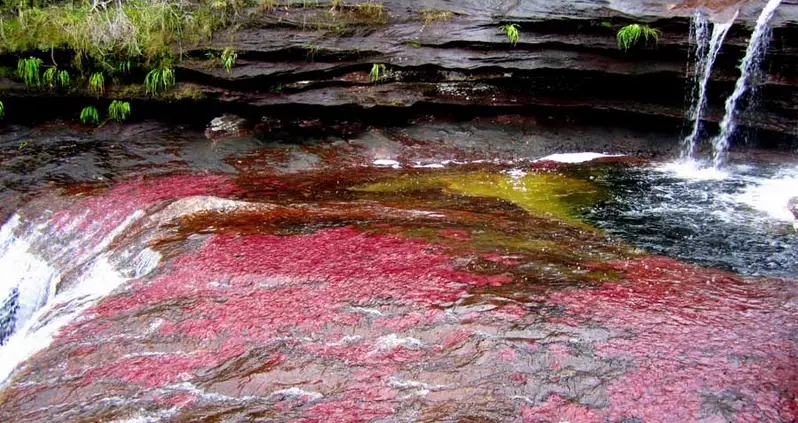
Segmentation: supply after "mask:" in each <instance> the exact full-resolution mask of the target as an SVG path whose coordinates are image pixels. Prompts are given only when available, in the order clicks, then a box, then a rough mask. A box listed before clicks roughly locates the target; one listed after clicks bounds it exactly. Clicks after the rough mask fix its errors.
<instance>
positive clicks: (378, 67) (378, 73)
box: [369, 63, 388, 83]
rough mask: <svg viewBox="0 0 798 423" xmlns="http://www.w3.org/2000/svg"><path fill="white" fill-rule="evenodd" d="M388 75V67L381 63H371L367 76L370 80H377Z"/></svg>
mask: <svg viewBox="0 0 798 423" xmlns="http://www.w3.org/2000/svg"><path fill="white" fill-rule="evenodd" d="M387 76H388V68H386V67H385V65H383V64H377V63H375V64H373V65H371V72H369V78H370V79H371V82H375V83H376V82H379V81H380V80H382V79H385V78H386V77H387Z"/></svg>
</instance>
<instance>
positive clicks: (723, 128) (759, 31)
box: [712, 0, 781, 168]
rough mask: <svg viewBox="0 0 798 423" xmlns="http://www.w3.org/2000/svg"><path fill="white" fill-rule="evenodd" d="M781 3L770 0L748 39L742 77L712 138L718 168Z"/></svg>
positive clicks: (728, 99) (726, 149)
mask: <svg viewBox="0 0 798 423" xmlns="http://www.w3.org/2000/svg"><path fill="white" fill-rule="evenodd" d="M780 4H781V0H770V1H768V3H767V5H766V6H765V8H764V9H763V10H762V13H761V14H760V15H759V19H757V22H756V28H755V29H754V32H753V34H751V39H750V40H749V41H748V48H747V49H746V52H745V57H744V58H743V61H742V63H740V77H739V78H738V79H737V84H736V85H735V87H734V92H733V93H732V95H731V96H729V98H727V99H726V114H725V116H724V117H723V121H721V123H720V133H719V134H718V136H717V137H715V138H714V139H713V140H712V164H713V165H714V166H715V167H716V168H718V167H720V166H722V165H723V163H724V162H725V161H726V155H727V153H728V149H729V139H730V138H731V136H732V135H733V134H734V130H735V129H736V123H735V122H734V118H735V113H736V110H737V103H738V102H739V100H740V98H741V97H742V96H743V94H745V92H746V90H747V89H748V82H749V81H750V79H751V75H752V74H754V73H755V72H756V69H758V68H759V65H760V63H761V62H762V58H763V57H764V55H765V51H766V50H767V44H768V41H769V40H770V26H769V25H768V24H769V22H770V20H771V19H772V18H773V15H774V14H775V12H776V8H777V7H779V5H780Z"/></svg>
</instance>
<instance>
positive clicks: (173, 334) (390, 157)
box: [0, 125, 798, 422]
mask: <svg viewBox="0 0 798 423" xmlns="http://www.w3.org/2000/svg"><path fill="white" fill-rule="evenodd" d="M413 133H415V134H425V137H424V138H423V139H418V138H415V137H413V136H411V135H410V134H413ZM454 133H457V134H460V135H457V136H452V135H451V134H454ZM495 133H497V132H496V128H495V127H491V128H488V129H487V130H486V129H484V128H482V129H480V128H478V127H469V128H468V129H467V131H466V130H463V127H462V126H461V127H459V128H458V129H457V130H453V129H452V128H448V129H445V128H442V127H441V126H435V125H431V126H427V127H418V128H413V129H411V130H409V131H407V132H402V131H400V130H390V131H379V130H374V131H372V132H368V133H365V134H363V135H362V136H360V137H358V138H356V139H348V140H338V139H330V140H308V141H306V142H303V143H300V144H281V143H277V142H264V141H261V140H255V139H252V138H239V139H232V140H223V141H220V142H216V143H212V142H211V141H208V140H203V139H201V138H198V139H191V136H190V134H183V135H181V137H178V138H176V139H174V140H172V144H170V146H169V148H166V147H163V146H160V147H159V146H158V140H159V139H160V140H161V142H163V141H164V138H159V137H158V136H152V138H150V139H145V137H140V136H139V137H138V138H140V139H138V140H131V141H130V144H129V145H125V146H124V148H122V149H123V150H125V154H120V155H118V156H114V157H113V158H108V156H107V155H106V156H104V157H106V159H105V160H106V161H105V162H101V166H99V167H101V168H104V169H117V170H119V173H117V174H114V175H110V176H112V178H110V179H106V180H100V181H98V180H96V179H93V178H87V179H83V180H81V179H80V178H74V176H81V175H85V174H84V173H75V174H72V173H70V170H69V169H70V167H69V166H68V165H67V163H68V162H69V161H70V159H71V158H72V157H71V156H68V157H59V158H58V162H57V163H49V164H48V165H46V166H44V167H40V168H35V169H34V174H39V175H48V174H53V172H56V173H59V172H60V173H61V174H62V175H63V174H67V175H70V176H72V177H73V178H72V179H69V180H68V181H64V182H62V183H59V184H46V183H41V184H35V187H34V188H36V189H33V188H30V189H28V190H27V191H25V192H24V194H25V198H24V201H21V202H22V203H23V204H24V205H22V206H21V207H18V208H17V209H16V210H15V211H14V212H13V213H12V217H11V220H9V222H7V223H6V224H5V225H4V226H3V229H2V231H0V237H2V239H0V262H3V260H12V261H14V262H15V263H24V264H25V265H26V266H28V267H29V268H30V269H33V270H36V272H22V271H17V272H7V273H6V274H5V277H4V278H3V279H0V282H1V283H0V288H2V291H0V293H6V294H5V295H6V296H5V298H3V299H0V304H2V305H3V306H2V307H3V308H2V311H1V312H0V325H2V330H0V334H2V335H3V337H4V340H5V342H6V344H5V345H4V346H2V347H0V361H2V362H3V364H4V367H0V370H2V371H3V372H4V373H8V372H11V374H10V376H9V377H8V378H6V379H5V381H4V382H3V387H2V391H0V399H1V400H2V403H3V407H2V408H0V419H2V420H3V421H34V422H35V421H42V422H49V421H54V420H57V421H120V422H131V421H136V422H138V421H147V422H149V421H231V422H235V421H242V422H243V421H256V420H259V421H295V422H315V421H339V422H361V421H362V422H365V421H373V422H388V421H458V422H492V421H496V422H498V421H517V422H555V421H556V422H560V421H571V422H594V421H595V422H605V421H610V422H630V421H646V422H673V421H679V422H693V421H695V422H704V421H772V422H789V421H794V420H795V418H796V416H798V404H797V403H796V401H795V398H796V396H798V383H796V380H798V365H797V363H798V285H796V281H795V280H794V279H790V278H766V277H756V278H747V277H742V276H741V275H740V274H737V273H732V272H727V271H724V270H720V269H717V268H715V267H718V266H721V267H722V266H724V265H725V264H724V263H725V261H724V260H728V256H730V254H729V253H728V252H727V251H725V250H718V249H713V248H714V244H712V243H713V242H714V243H723V242H726V238H727V237H728V236H727V234H726V233H725V232H722V231H720V230H719V231H718V232H714V233H715V235H714V238H712V237H710V236H709V235H707V241H706V243H707V244H706V245H703V246H702V245H701V244H700V242H698V241H696V239H695V238H694V239H685V238H683V237H679V236H676V235H674V234H679V233H682V234H683V233H685V231H686V230H685V229H683V228H681V227H680V226H679V225H680V224H682V223H684V222H687V221H688V220H690V219H692V221H693V222H695V224H696V225H707V226H708V225H711V224H721V223H723V222H727V221H728V222H732V223H728V224H729V225H732V224H733V225H736V226H734V227H735V228H737V229H736V230H737V234H736V235H735V236H737V237H739V239H740V240H741V241H739V243H740V244H741V245H745V246H750V245H751V244H752V243H756V242H764V241H761V240H764V239H770V240H783V242H794V241H790V239H791V238H789V236H791V235H790V233H788V232H787V228H789V223H788V222H786V221H783V220H778V216H773V217H768V216H767V215H765V214H762V213H760V212H757V211H756V210H753V209H750V208H748V207H744V206H742V205H739V206H738V205H737V204H744V203H745V202H746V201H749V200H746V199H750V198H755V197H756V195H755V194H756V192H758V191H757V190H761V191H762V192H763V193H767V192H768V189H769V188H768V187H769V184H772V183H778V182H774V181H778V180H779V178H782V179H784V178H787V179H788V178H789V177H790V174H789V172H788V171H789V169H787V168H783V167H776V166H775V165H774V166H770V165H762V166H760V165H757V166H753V167H748V168H741V169H735V170H734V171H733V172H732V175H731V176H728V177H726V178H725V179H717V178H716V179H708V180H703V181H694V180H689V181H688V180H685V179H682V178H680V177H677V176H675V175H672V174H669V173H667V171H664V170H662V169H658V168H657V166H656V165H651V164H649V163H647V162H645V161H641V160H639V159H630V158H628V157H627V158H625V157H598V156H589V155H582V156H579V157H587V158H592V157H598V159H599V160H598V161H595V162H590V163H586V164H579V163H568V162H574V161H576V160H575V158H576V157H577V156H555V158H559V159H562V161H563V162H566V163H556V162H553V161H550V160H540V159H541V158H543V157H544V156H547V155H549V154H552V153H555V152H556V151H542V150H545V148H542V147H540V146H535V147H530V146H529V144H526V143H523V142H517V143H505V142H501V143H498V144H495V145H494V144H491V143H490V141H483V140H490V139H491V137H492V134H495ZM447 134H448V135H447ZM463 134H465V135H463ZM486 134H489V135H486ZM508 134H511V132H510V131H508V132H507V133H506V134H505V135H504V136H508V137H509V136H513V137H518V138H520V137H522V136H524V134H523V132H519V133H515V134H512V135H508ZM447 136H449V137H450V138H447ZM534 136H535V137H540V135H539V134H535V135H534ZM435 137H437V138H436V139H435V141H434V142H433V141H430V138H435ZM461 137H462V138H461ZM554 144H556V143H554ZM99 148H100V149H101V151H108V146H107V145H101V146H100V147H99ZM206 150H207V151H210V152H212V154H209V155H204V154H199V153H198V152H202V151H206ZM134 152H135V153H134ZM561 152H562V151H561ZM6 153H7V154H8V155H13V154H18V155H19V157H16V156H15V157H14V159H16V160H21V159H23V158H24V157H23V156H24V153H13V152H12V151H11V150H10V149H9V150H7V152H6ZM602 153H606V154H607V155H615V154H616V153H623V151H603V152H602ZM77 154H78V155H79V156H82V157H84V158H92V157H95V156H94V153H93V152H92V150H91V149H89V151H88V152H86V151H83V152H80V153H77ZM550 158H551V157H550ZM433 165H435V166H433ZM419 166H424V167H419ZM779 172H787V173H779ZM757 187H760V188H757ZM707 190H709V191H707ZM708 192H710V193H711V194H712V195H709V194H707V193H708ZM9 195H10V194H9ZM693 197H696V198H697V199H700V200H701V201H704V203H702V207H698V205H696V206H695V207H694V208H693V209H685V207H683V205H685V204H693V203H695V202H696V201H698V200H697V199H694V198H693ZM764 197H766V198H771V196H770V195H764ZM666 200H668V201H666ZM646 202H648V203H646ZM671 204H672V205H673V206H672V207H671V208H670V209H668V210H670V213H665V211H659V209H661V208H664V207H668V206H669V205H671ZM728 204H732V205H733V206H729V207H728V208H724V209H723V213H721V214H718V213H715V211H716V210H718V208H717V207H716V206H717V205H728ZM757 204H760V202H757ZM644 205H646V206H645V207H644ZM676 205H679V207H676ZM713 207H715V208H713ZM718 207H719V206H718ZM702 210H703V211H702ZM768 210H769V209H768ZM677 211H678V212H679V213H682V215H681V216H680V217H679V218H674V219H672V220H671V219H670V218H669V217H671V216H673V215H674V213H677ZM636 213H637V215H636ZM727 215H728V216H727ZM718 216H720V217H718ZM724 216H725V217H724ZM729 216H731V217H729ZM635 219H637V220H635ZM713 219H717V222H716V221H715V220H713ZM757 219H761V221H762V222H764V223H762V225H764V227H766V228H767V229H768V230H769V231H772V232H767V233H764V232H763V233H759V232H757V231H754V230H747V229H745V225H746V224H749V225H752V227H758V226H753V225H755V224H756V225H758V224H759V223H758V222H759V220H757ZM635 222H637V223H635ZM644 223H645V224H646V225H651V226H653V228H654V229H653V230H651V231H650V232H649V233H646V232H645V231H644V228H645V227H646V225H644ZM593 224H595V227H594V226H593ZM635 224H637V225H639V228H637V227H635V226H634V225H635ZM616 227H617V228H622V229H623V228H626V229H627V230H628V232H621V231H616V230H615V228H616ZM629 228H632V229H629ZM602 229H603V231H602ZM789 229H790V230H792V229H791V228H789ZM604 231H606V232H607V233H610V234H611V235H612V236H610V237H608V236H607V235H606V234H605V232H604ZM634 231H638V232H639V233H638V232H634ZM792 236H794V235H792ZM718 239H721V240H722V242H721V241H718ZM646 243H648V244H646ZM793 245H794V244H793ZM639 247H644V248H645V249H649V250H650V251H651V252H654V253H655V254H650V253H646V252H644V251H641V249H640V248H639ZM688 247H689V248H694V252H693V253H694V255H692V256H690V257H687V258H686V259H685V260H684V261H679V260H676V259H673V258H669V257H666V256H661V255H656V254H665V255H670V256H673V257H679V255H680V254H682V253H683V251H686V250H687V248H688ZM655 248H660V249H661V251H660V250H656V249H655ZM735 248H737V247H735ZM67 253H68V254H67ZM685 254H686V253H685ZM736 254H737V255H736V256H734V257H735V261H734V263H743V264H745V266H748V267H745V269H746V270H745V273H750V274H754V273H757V272H754V271H748V270H747V269H749V268H750V266H757V265H759V262H761V261H763V260H762V259H761V257H762V256H763V255H764V254H765V253H764V252H763V250H762V249H761V248H754V247H751V248H749V249H744V248H737V250H736ZM20 257H21V258H22V260H21V261H20V259H19V258H20ZM768 257H769V258H768V260H771V261H774V262H777V263H780V265H781V266H782V267H781V268H778V269H775V270H773V269H770V270H769V271H768V272H767V273H766V274H768V275H787V269H788V268H789V266H790V263H791V262H790V261H789V260H791V259H790V257H781V256H779V257H776V258H773V257H775V256H773V255H769V256H768ZM781 258H783V259H784V260H785V261H776V260H780V259H781ZM704 259H706V262H702V264H705V265H707V266H708V267H698V266H695V265H693V264H691V263H692V262H701V260H704ZM793 265H794V259H793ZM741 266H742V265H741ZM18 270H21V267H20V268H19V269H18ZM758 273H765V272H763V271H759V272H758ZM33 279H35V280H33ZM37 281H38V282H39V284H38V285H37V284H36V283H35V282H37ZM33 287H37V288H46V289H42V290H40V291H37V290H35V289H29V288H33ZM9 335H10V336H9ZM37 351H38V352H37ZM0 376H3V375H2V374H0Z"/></svg>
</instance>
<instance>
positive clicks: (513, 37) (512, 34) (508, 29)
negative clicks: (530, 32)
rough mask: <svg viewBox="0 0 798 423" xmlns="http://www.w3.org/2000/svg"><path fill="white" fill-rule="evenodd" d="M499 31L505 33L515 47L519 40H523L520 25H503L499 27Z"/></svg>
mask: <svg viewBox="0 0 798 423" xmlns="http://www.w3.org/2000/svg"><path fill="white" fill-rule="evenodd" d="M499 31H501V32H503V33H504V34H505V35H506V36H507V39H508V40H510V43H512V45H513V46H515V45H516V44H518V40H519V39H520V38H521V35H520V33H519V32H518V25H516V24H507V25H502V26H500V27H499Z"/></svg>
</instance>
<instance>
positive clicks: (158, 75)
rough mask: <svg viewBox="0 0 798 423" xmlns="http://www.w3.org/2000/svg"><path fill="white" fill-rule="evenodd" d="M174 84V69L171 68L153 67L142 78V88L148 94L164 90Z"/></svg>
mask: <svg viewBox="0 0 798 423" xmlns="http://www.w3.org/2000/svg"><path fill="white" fill-rule="evenodd" d="M174 85H175V70H174V69H172V68H160V69H153V70H151V71H150V72H149V73H147V76H146V77H145V78H144V88H145V90H146V91H147V93H148V94H151V95H155V94H156V93H157V92H158V91H166V90H168V89H169V88H171V87H173V86H174Z"/></svg>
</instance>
